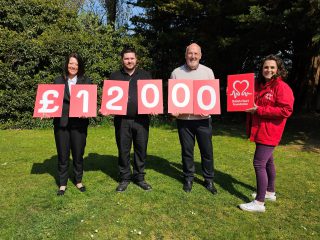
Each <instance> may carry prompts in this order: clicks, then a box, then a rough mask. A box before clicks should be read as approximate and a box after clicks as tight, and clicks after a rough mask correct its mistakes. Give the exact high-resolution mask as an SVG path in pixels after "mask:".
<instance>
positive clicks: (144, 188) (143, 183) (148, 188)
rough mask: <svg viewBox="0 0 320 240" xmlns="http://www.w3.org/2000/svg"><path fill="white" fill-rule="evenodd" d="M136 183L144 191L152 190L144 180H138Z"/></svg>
mask: <svg viewBox="0 0 320 240" xmlns="http://www.w3.org/2000/svg"><path fill="white" fill-rule="evenodd" d="M136 184H137V185H138V186H139V187H141V188H142V189H143V190H145V191H150V190H152V187H151V185H150V184H148V183H147V182H146V181H140V182H136Z"/></svg>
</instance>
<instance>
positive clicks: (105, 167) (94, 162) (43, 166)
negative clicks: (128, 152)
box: [31, 153, 118, 185]
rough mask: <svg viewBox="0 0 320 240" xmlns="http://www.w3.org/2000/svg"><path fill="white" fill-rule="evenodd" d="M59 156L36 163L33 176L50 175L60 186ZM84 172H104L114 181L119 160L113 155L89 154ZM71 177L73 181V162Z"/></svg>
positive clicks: (70, 164) (85, 161) (70, 162)
mask: <svg viewBox="0 0 320 240" xmlns="http://www.w3.org/2000/svg"><path fill="white" fill-rule="evenodd" d="M57 165H58V156H57V155H54V156H52V157H51V158H49V159H45V160H44V161H43V163H34V164H33V165H32V169H31V174H45V173H48V174H50V175H51V176H52V177H53V178H54V179H55V181H56V184H57V185H59V181H58V176H57ZM84 171H85V172H86V171H102V172H103V173H105V174H106V175H108V176H110V177H111V178H112V179H113V180H115V181H117V179H118V158H117V157H115V156H112V155H100V154H97V153H89V155H88V156H87V157H85V158H84ZM69 176H70V179H71V180H72V181H73V179H72V176H73V174H72V161H71V160H70V161H69Z"/></svg>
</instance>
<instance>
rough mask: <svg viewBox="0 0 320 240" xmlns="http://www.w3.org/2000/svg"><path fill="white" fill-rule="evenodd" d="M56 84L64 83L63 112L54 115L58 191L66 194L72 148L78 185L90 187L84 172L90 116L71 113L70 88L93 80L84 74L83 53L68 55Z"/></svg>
mask: <svg viewBox="0 0 320 240" xmlns="http://www.w3.org/2000/svg"><path fill="white" fill-rule="evenodd" d="M54 83H55V84H64V85H65V89H64V97H63V107H62V116H61V117H60V118H54V120H53V125H54V136H55V142H56V148H57V153H58V180H59V190H58V192H57V195H59V196H61V195H64V193H65V191H66V188H67V182H68V178H69V175H68V168H69V156H70V150H71V153H72V160H73V173H74V178H75V183H76V187H77V188H78V189H79V190H80V191H81V192H84V191H86V188H85V186H84V185H83V184H82V176H83V154H84V149H85V146H86V139H87V129H88V125H89V120H88V119H87V118H73V117H69V107H70V90H71V86H72V85H74V84H91V80H90V79H88V78H86V77H85V76H84V64H83V62H82V59H81V58H80V56H79V55H78V54H76V53H72V54H70V55H69V56H68V58H67V60H66V64H65V69H64V74H63V75H62V76H60V77H58V78H56V79H55V80H54Z"/></svg>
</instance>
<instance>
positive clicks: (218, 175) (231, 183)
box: [147, 155, 255, 202]
mask: <svg viewBox="0 0 320 240" xmlns="http://www.w3.org/2000/svg"><path fill="white" fill-rule="evenodd" d="M147 168H148V169H153V170H155V171H157V172H159V173H161V174H163V175H166V176H168V177H171V178H173V179H176V180H177V181H179V182H181V184H182V183H183V174H182V164H181V163H174V162H173V163H170V162H169V161H168V160H166V159H164V158H159V157H157V156H153V155H149V156H148V162H147ZM195 168H196V173H197V174H198V175H202V173H201V163H199V162H195ZM194 182H196V183H198V184H203V181H202V180H200V179H199V178H195V179H194ZM214 182H215V184H217V185H219V186H220V187H221V188H223V189H224V190H225V191H227V192H229V193H230V194H231V195H234V196H236V197H237V198H239V199H241V200H243V201H246V202H248V201H251V199H249V198H248V197H247V196H246V195H244V194H243V193H242V192H240V191H238V190H237V189H236V188H235V185H240V186H242V187H245V188H247V189H249V190H251V191H254V190H255V188H254V187H252V186H251V185H249V184H246V183H243V182H241V181H239V180H237V179H235V178H234V177H232V176H231V175H230V174H227V173H224V172H221V171H219V170H217V169H216V170H215V177H214Z"/></svg>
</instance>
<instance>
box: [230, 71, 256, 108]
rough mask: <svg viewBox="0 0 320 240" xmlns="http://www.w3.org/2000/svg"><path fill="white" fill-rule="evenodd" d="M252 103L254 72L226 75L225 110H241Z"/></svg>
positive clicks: (251, 105)
mask: <svg viewBox="0 0 320 240" xmlns="http://www.w3.org/2000/svg"><path fill="white" fill-rule="evenodd" d="M253 105H254V73H245V74H236V75H228V87H227V111H228V112H242V111H245V110H246V109H248V108H252V107H253Z"/></svg>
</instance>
